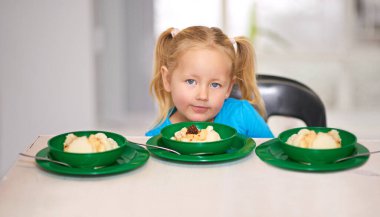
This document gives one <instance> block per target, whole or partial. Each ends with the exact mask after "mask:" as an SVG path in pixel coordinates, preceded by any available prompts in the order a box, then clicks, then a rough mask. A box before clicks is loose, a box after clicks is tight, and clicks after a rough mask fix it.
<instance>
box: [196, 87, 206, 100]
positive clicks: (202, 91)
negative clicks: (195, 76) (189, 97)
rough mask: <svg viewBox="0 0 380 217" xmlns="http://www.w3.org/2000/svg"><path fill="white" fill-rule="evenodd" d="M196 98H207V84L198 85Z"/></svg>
mask: <svg viewBox="0 0 380 217" xmlns="http://www.w3.org/2000/svg"><path fill="white" fill-rule="evenodd" d="M197 98H198V99H199V100H207V99H208V88H207V86H206V87H203V86H199V89H198V95H197Z"/></svg>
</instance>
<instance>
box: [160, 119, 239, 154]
mask: <svg viewBox="0 0 380 217" xmlns="http://www.w3.org/2000/svg"><path fill="white" fill-rule="evenodd" d="M191 125H194V126H195V127H196V128H197V130H199V129H206V128H207V127H208V126H212V129H213V130H214V131H215V132H216V133H218V134H219V136H220V139H219V140H217V141H211V142H208V141H192V142H190V141H188V142H187V141H177V140H175V139H172V137H173V136H174V135H175V133H176V132H178V131H181V130H182V129H183V128H184V127H186V128H188V127H190V126H191ZM209 129H210V128H209ZM190 132H191V133H193V134H194V133H195V129H194V128H193V127H191V128H190ZM236 135H237V131H236V129H235V128H233V127H230V126H228V125H224V124H220V123H214V122H196V121H193V122H180V123H175V124H171V125H168V126H166V127H164V128H163V129H162V130H161V134H160V136H161V139H162V143H161V144H162V145H163V146H165V147H167V148H170V149H173V150H175V151H178V152H179V153H181V154H191V155H193V154H199V153H204V154H205V153H207V154H222V153H225V152H226V151H227V150H228V149H229V147H231V144H232V143H233V142H234V139H235V138H236Z"/></svg>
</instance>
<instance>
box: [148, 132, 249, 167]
mask: <svg viewBox="0 0 380 217" xmlns="http://www.w3.org/2000/svg"><path fill="white" fill-rule="evenodd" d="M160 139H161V135H156V136H152V137H151V138H149V140H148V141H147V144H150V145H158V144H157V142H158V141H159V140H160ZM237 139H239V140H242V141H241V142H244V143H245V144H244V145H243V146H242V147H241V148H240V149H238V150H237V151H236V152H234V153H224V154H217V155H206V156H190V155H176V154H174V153H170V152H166V151H162V150H159V149H155V148H151V147H148V150H149V151H150V152H151V153H152V155H153V156H155V157H158V158H161V159H165V160H170V161H176V162H183V163H215V162H223V161H232V160H237V159H241V158H244V157H246V156H248V155H250V154H251V153H252V152H253V150H254V149H255V147H256V142H255V140H254V139H253V138H250V137H246V136H244V135H242V134H237Z"/></svg>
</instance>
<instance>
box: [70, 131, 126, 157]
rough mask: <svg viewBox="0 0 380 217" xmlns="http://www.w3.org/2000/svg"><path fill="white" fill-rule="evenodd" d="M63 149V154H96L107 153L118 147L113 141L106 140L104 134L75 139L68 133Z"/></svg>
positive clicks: (75, 137)
mask: <svg viewBox="0 0 380 217" xmlns="http://www.w3.org/2000/svg"><path fill="white" fill-rule="evenodd" d="M63 147H64V148H63V150H64V151H65V152H73V153H96V152H103V151H109V150H112V149H115V148H117V147H119V146H118V144H117V142H115V140H113V139H112V138H107V136H106V135H105V134H104V133H97V134H92V135H90V136H89V137H88V138H87V137H86V136H81V137H77V136H76V135H74V134H72V133H70V134H68V135H67V136H66V140H65V142H64V144H63Z"/></svg>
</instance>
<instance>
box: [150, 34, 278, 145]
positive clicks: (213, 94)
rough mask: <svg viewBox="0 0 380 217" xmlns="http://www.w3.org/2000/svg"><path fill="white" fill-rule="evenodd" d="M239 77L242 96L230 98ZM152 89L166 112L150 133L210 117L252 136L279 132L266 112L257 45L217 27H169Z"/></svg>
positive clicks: (159, 45) (159, 43) (158, 55)
mask: <svg viewBox="0 0 380 217" xmlns="http://www.w3.org/2000/svg"><path fill="white" fill-rule="evenodd" d="M234 83H237V84H238V85H239V88H240V90H241V93H242V100H238V99H233V98H229V96H230V93H231V90H232V87H233V85H234ZM150 90H151V92H152V93H153V94H154V95H155V96H156V98H157V101H158V104H159V109H160V110H159V112H160V113H159V118H158V121H157V124H156V126H155V127H154V128H153V129H151V130H150V131H148V132H147V133H146V135H147V136H154V135H158V134H160V131H161V129H162V128H163V127H165V126H167V125H170V124H172V123H178V122H184V121H210V122H216V123H221V124H226V125H229V126H231V127H234V128H235V129H236V130H237V131H238V133H240V134H243V135H246V136H248V137H255V138H259V137H267V138H272V137H273V134H272V132H271V131H270V129H269V127H268V126H267V124H266V123H265V121H264V119H263V118H262V116H264V115H265V108H264V105H263V101H262V99H261V96H260V93H259V91H258V87H257V85H256V77H255V72H254V51H253V47H252V45H251V43H250V42H249V40H248V39H247V38H245V37H236V38H233V39H230V38H228V37H227V36H226V35H225V34H224V33H223V32H222V31H221V30H220V29H218V28H215V27H212V28H208V27H204V26H192V27H189V28H186V29H184V30H182V31H178V30H177V29H174V28H169V29H167V30H166V31H165V32H163V33H162V34H161V35H160V37H159V39H158V41H157V45H156V50H155V63H154V77H153V80H152V82H151V86H150ZM254 106H255V107H256V108H257V109H258V111H256V110H255V108H254ZM260 115H261V116H260Z"/></svg>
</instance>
